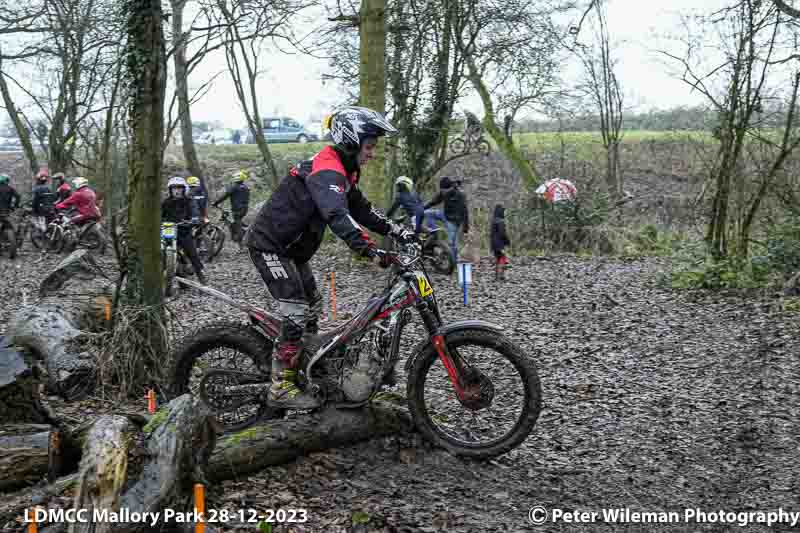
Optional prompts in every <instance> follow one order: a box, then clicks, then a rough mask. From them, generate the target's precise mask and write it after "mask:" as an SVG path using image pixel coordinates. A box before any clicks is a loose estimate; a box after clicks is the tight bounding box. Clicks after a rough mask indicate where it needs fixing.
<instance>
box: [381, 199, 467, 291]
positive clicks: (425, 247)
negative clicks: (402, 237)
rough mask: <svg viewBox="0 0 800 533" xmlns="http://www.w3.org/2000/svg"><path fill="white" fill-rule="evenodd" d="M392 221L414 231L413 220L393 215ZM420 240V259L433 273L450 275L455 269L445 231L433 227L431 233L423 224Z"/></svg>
mask: <svg viewBox="0 0 800 533" xmlns="http://www.w3.org/2000/svg"><path fill="white" fill-rule="evenodd" d="M392 221H393V222H394V223H396V224H404V225H406V226H408V227H409V228H410V229H411V230H413V229H414V225H413V219H412V217H410V216H408V215H403V214H401V215H399V216H398V215H395V216H393V217H392ZM420 239H421V240H422V259H423V261H425V262H426V263H428V264H429V265H430V266H431V267H432V268H433V270H434V271H435V272H437V273H439V274H446V275H448V276H449V275H450V274H452V273H453V271H454V270H455V268H456V261H455V259H453V254H452V252H451V251H450V241H449V240H448V238H447V231H446V230H445V229H444V228H442V227H435V228H434V229H433V231H427V230H426V229H425V224H424V223H423V230H422V232H421V234H420Z"/></svg>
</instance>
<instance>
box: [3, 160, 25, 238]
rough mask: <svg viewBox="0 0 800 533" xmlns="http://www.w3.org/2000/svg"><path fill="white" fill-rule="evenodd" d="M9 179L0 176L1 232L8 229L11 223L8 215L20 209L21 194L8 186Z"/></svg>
mask: <svg viewBox="0 0 800 533" xmlns="http://www.w3.org/2000/svg"><path fill="white" fill-rule="evenodd" d="M8 182H9V177H8V176H6V175H5V174H0V230H4V229H6V226H8V225H10V224H11V223H10V222H9V221H8V214H9V213H10V212H11V211H13V210H14V209H16V208H18V207H19V202H20V199H19V193H18V192H17V191H16V189H14V187H12V186H11V185H9V184H8Z"/></svg>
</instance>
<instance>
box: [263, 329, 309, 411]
mask: <svg viewBox="0 0 800 533" xmlns="http://www.w3.org/2000/svg"><path fill="white" fill-rule="evenodd" d="M300 350H301V343H300V342H289V341H281V342H280V344H278V346H277V348H276V350H275V356H274V357H273V358H272V385H271V386H270V388H269V395H268V397H267V404H268V405H269V406H270V407H279V408H283V409H299V410H304V409H314V408H316V407H319V406H320V401H319V399H318V398H316V397H315V396H314V395H313V394H311V393H308V392H305V391H303V390H301V389H300V388H299V387H298V386H297V370H296V368H295V367H296V366H297V361H298V359H299V358H300Z"/></svg>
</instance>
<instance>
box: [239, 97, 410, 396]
mask: <svg viewBox="0 0 800 533" xmlns="http://www.w3.org/2000/svg"><path fill="white" fill-rule="evenodd" d="M326 122H327V125H328V127H329V128H330V130H331V137H332V139H333V142H334V144H333V146H327V147H325V148H323V149H322V151H320V152H319V153H318V154H317V155H316V156H314V158H313V160H312V161H311V162H310V169H309V168H308V166H309V165H308V163H306V164H300V165H298V166H296V167H295V168H293V169H292V170H291V171H290V172H289V175H288V176H286V177H285V178H284V179H283V181H282V182H281V183H280V185H279V186H278V188H277V189H276V190H275V192H274V193H273V194H272V196H271V197H270V199H269V201H268V202H267V203H266V204H265V205H264V206H263V207H262V208H261V210H260V211H259V213H258V215H257V216H256V219H255V221H254V223H253V224H252V225H251V226H250V230H249V231H248V232H247V234H246V236H245V244H246V245H247V247H248V251H249V254H250V259H251V260H252V261H253V264H254V265H255V267H256V269H257V270H258V272H259V274H260V275H261V277H262V279H263V280H264V283H266V285H267V289H268V290H269V292H270V294H271V295H272V296H273V298H275V299H276V300H277V301H278V313H279V314H280V315H281V317H282V320H283V321H282V325H281V334H280V337H279V339H278V343H277V346H276V348H275V351H274V355H273V361H272V385H271V387H270V391H269V394H268V399H267V402H268V404H270V405H273V406H278V407H284V408H289V409H312V408H314V407H317V406H318V405H319V401H318V400H317V398H315V397H314V396H313V395H312V394H310V393H308V392H305V391H302V390H300V388H299V387H298V386H297V374H296V370H295V368H296V366H297V364H298V360H299V358H300V357H299V356H300V352H301V349H302V341H303V336H304V333H307V334H310V335H313V334H316V333H317V329H318V325H317V320H318V318H319V313H320V312H321V311H322V298H321V296H320V294H319V291H318V290H317V285H316V281H315V280H314V274H313V272H312V271H311V266H310V264H309V261H310V259H311V257H312V256H313V255H314V253H316V251H317V249H319V246H320V244H321V243H322V238H323V235H324V233H325V227H326V226H330V228H331V230H332V231H333V232H334V233H335V234H336V235H337V236H338V237H339V238H341V239H342V240H344V241H345V242H346V243H347V245H348V246H349V247H350V248H351V249H353V250H354V251H356V252H357V253H359V254H360V255H362V256H365V257H369V258H378V259H379V262H380V264H381V266H387V265H386V264H385V262H384V261H383V260H382V259H383V258H385V254H384V253H383V251H381V250H377V249H376V248H375V244H374V243H373V242H372V241H370V239H369V235H368V234H367V233H366V231H364V230H363V229H362V228H361V226H359V224H363V225H364V226H366V227H367V228H369V229H371V230H372V231H375V232H377V233H379V234H381V235H387V234H391V235H393V236H395V237H396V238H397V239H399V240H401V241H405V240H411V239H413V236H412V235H411V232H409V231H407V230H406V229H404V228H403V227H402V226H399V225H395V224H392V223H391V222H389V221H388V220H387V219H386V218H385V217H384V215H383V214H381V213H380V212H379V211H377V210H375V209H374V208H373V207H372V205H371V204H370V202H369V201H368V200H367V199H366V198H365V197H364V195H363V194H362V192H361V190H360V189H359V187H358V181H359V178H360V175H361V166H362V165H364V164H365V163H366V162H367V161H369V160H370V159H372V158H373V157H374V155H375V147H376V146H377V143H378V137H382V136H384V135H386V134H391V133H395V132H397V130H396V129H395V128H394V126H392V125H391V124H390V123H389V122H388V121H387V120H386V119H385V118H384V117H383V115H382V114H380V113H378V112H376V111H373V110H371V109H367V108H363V107H346V108H344V109H342V110H340V111H339V112H337V113H335V114H334V115H333V116H332V117H329V118H328V119H327V120H326Z"/></svg>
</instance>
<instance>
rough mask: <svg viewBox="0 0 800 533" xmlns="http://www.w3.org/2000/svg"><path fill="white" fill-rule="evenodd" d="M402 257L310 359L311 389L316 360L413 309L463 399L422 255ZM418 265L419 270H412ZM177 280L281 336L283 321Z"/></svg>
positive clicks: (459, 368)
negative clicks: (374, 292) (382, 283)
mask: <svg viewBox="0 0 800 533" xmlns="http://www.w3.org/2000/svg"><path fill="white" fill-rule="evenodd" d="M402 257H403V256H401V255H398V254H392V255H390V258H391V259H392V261H393V266H392V268H393V270H394V272H393V274H392V277H391V278H390V280H389V282H388V283H387V285H386V288H385V289H384V290H383V292H382V293H381V294H379V295H377V296H373V297H372V298H370V299H369V300H368V301H367V303H366V304H365V305H364V307H363V308H362V309H361V310H360V311H359V312H358V313H357V314H356V315H355V316H354V317H353V318H351V319H350V320H348V321H347V322H345V323H344V324H342V325H340V326H338V327H337V328H336V329H335V330H333V331H332V332H330V333H328V334H330V335H332V338H331V340H330V341H329V342H328V343H327V344H325V345H324V346H322V347H320V348H319V349H318V350H317V352H316V353H315V354H314V355H313V356H312V357H311V359H310V360H309V362H308V365H307V366H306V369H305V373H306V378H307V379H308V385H309V386H310V387H312V389H315V388H317V387H318V385H315V384H314V380H313V374H312V372H311V369H312V368H313V366H314V364H315V363H316V362H317V361H319V360H320V359H321V358H323V357H324V356H325V355H326V354H328V353H330V352H332V351H334V350H336V349H338V348H340V347H342V346H346V345H347V344H348V342H349V341H351V340H352V339H356V338H359V337H361V335H363V334H364V333H366V332H367V330H369V329H370V328H371V327H374V326H375V325H376V323H378V322H380V321H382V320H383V319H385V318H387V317H392V316H395V317H399V316H400V313H402V312H403V311H404V310H406V309H409V308H411V307H414V308H416V310H417V312H418V313H419V315H420V317H421V318H422V322H423V324H424V325H425V329H426V330H427V331H428V334H429V338H430V342H431V343H432V344H433V346H434V348H435V350H436V352H437V354H438V355H439V358H440V359H441V361H442V364H443V365H444V367H445V369H446V370H447V374H448V376H449V377H450V381H451V383H452V384H453V387H454V389H455V391H456V394H457V396H458V397H459V398H462V399H463V398H464V389H463V387H462V380H461V377H460V376H461V375H462V372H463V368H464V362H463V361H462V360H461V359H460V358H459V357H453V354H452V353H451V352H450V350H448V348H447V343H446V342H445V333H444V331H442V329H443V328H441V326H442V318H441V315H440V313H439V306H438V304H437V303H436V297H435V296H434V292H433V286H432V285H431V282H430V278H429V277H428V275H427V273H426V272H425V269H424V266H423V264H422V256H421V255H417V256H416V257H413V258H412V259H411V260H410V261H404V260H403V259H402ZM417 264H418V266H419V269H418V270H417V269H412V268H410V267H412V266H414V265H417ZM175 279H176V280H177V281H178V282H179V283H182V284H184V285H188V286H190V287H192V288H195V289H197V290H199V291H201V292H204V293H206V294H208V295H210V296H213V297H214V298H216V299H218V300H221V301H223V302H225V303H227V304H229V305H231V306H233V307H236V308H237V309H239V310H241V311H243V312H244V313H246V314H247V315H248V317H249V318H250V321H251V323H252V325H253V326H254V327H256V329H257V330H259V331H260V332H261V333H262V334H263V335H264V336H265V337H267V338H268V339H269V340H271V341H272V342H275V340H276V339H277V338H278V336H279V335H280V330H281V322H282V320H281V319H280V317H278V316H277V315H275V314H273V313H270V312H269V311H266V310H264V309H262V308H260V307H257V306H254V305H251V304H249V303H246V302H240V301H238V300H236V299H234V298H232V297H231V296H229V295H227V294H225V293H223V292H222V291H219V290H217V289H213V288H211V287H208V286H205V285H201V284H199V283H196V282H194V281H192V280H189V279H186V278H182V277H180V276H175ZM426 283H427V287H429V288H430V289H431V291H430V293H429V294H426V295H425V296H423V295H422V290H421V287H425V284H426ZM378 327H380V326H378ZM444 329H446V328H444ZM397 334H399V332H398V331H395V335H397ZM392 341H393V342H392V344H391V347H392V350H396V349H397V343H396V342H394V339H392ZM396 356H397V354H395V353H392V354H390V358H395V357H396Z"/></svg>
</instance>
